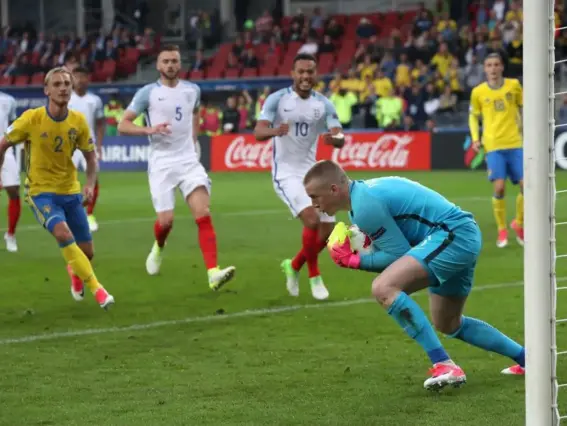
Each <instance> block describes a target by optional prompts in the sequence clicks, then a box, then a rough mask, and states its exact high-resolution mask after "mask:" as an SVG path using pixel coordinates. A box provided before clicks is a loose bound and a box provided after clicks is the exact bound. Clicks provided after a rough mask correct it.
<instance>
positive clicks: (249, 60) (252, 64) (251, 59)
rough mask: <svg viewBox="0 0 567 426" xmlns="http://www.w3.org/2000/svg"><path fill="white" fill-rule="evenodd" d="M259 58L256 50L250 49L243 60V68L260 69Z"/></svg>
mask: <svg viewBox="0 0 567 426" xmlns="http://www.w3.org/2000/svg"><path fill="white" fill-rule="evenodd" d="M258 65H259V64H258V58H257V57H256V51H255V50H254V48H252V47H250V48H249V49H248V50H247V51H246V55H245V56H244V58H243V59H242V67H243V68H258Z"/></svg>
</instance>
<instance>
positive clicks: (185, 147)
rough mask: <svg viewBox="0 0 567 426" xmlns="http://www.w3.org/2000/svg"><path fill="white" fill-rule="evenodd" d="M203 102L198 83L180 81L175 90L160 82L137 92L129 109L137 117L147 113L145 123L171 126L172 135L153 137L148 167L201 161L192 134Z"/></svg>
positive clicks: (151, 138)
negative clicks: (196, 114) (194, 116)
mask: <svg viewBox="0 0 567 426" xmlns="http://www.w3.org/2000/svg"><path fill="white" fill-rule="evenodd" d="M200 102H201V89H200V88H199V86H197V85H196V84H193V83H190V82H188V81H182V80H180V81H179V83H178V84H177V86H176V87H167V86H164V85H163V84H161V83H160V82H159V81H157V82H155V83H151V84H148V85H146V86H144V87H142V88H141V89H140V90H138V91H137V92H136V94H135V95H134V98H133V99H132V102H131V103H130V105H129V106H128V110H129V111H133V112H134V113H135V114H136V115H139V114H142V113H144V114H145V116H146V124H147V125H148V126H153V125H156V124H162V123H168V124H169V126H170V131H171V133H170V134H169V135H152V136H151V137H150V138H149V139H150V157H149V165H150V166H151V165H158V167H167V166H168V165H171V164H179V163H187V164H188V163H194V162H198V161H199V160H198V156H197V152H196V150H195V140H194V138H195V136H196V135H193V114H194V113H195V112H197V110H198V108H199V105H200Z"/></svg>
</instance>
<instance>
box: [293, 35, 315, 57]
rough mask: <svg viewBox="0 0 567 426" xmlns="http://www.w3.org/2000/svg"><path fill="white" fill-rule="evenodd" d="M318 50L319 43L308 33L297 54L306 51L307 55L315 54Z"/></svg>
mask: <svg viewBox="0 0 567 426" xmlns="http://www.w3.org/2000/svg"><path fill="white" fill-rule="evenodd" d="M318 51H319V45H318V44H317V39H316V38H315V37H312V36H311V35H309V36H308V37H307V41H306V42H305V43H304V44H303V45H302V46H301V47H300V48H299V50H298V51H297V53H298V54H302V53H306V54H308V55H314V56H315V55H317V52H318Z"/></svg>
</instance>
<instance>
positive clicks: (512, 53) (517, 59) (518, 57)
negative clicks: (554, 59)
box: [506, 31, 567, 78]
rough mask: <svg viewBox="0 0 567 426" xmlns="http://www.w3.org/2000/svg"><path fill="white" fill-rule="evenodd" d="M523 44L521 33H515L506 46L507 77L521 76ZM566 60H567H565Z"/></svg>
mask: <svg viewBox="0 0 567 426" xmlns="http://www.w3.org/2000/svg"><path fill="white" fill-rule="evenodd" d="M523 51H524V44H523V42H522V33H521V32H520V31H516V34H515V36H514V39H513V40H512V41H511V42H510V43H509V44H508V47H507V49H506V54H507V56H508V75H509V76H510V77H514V78H517V77H519V76H520V75H521V74H522V64H523V55H524V53H523ZM566 59H567V58H566Z"/></svg>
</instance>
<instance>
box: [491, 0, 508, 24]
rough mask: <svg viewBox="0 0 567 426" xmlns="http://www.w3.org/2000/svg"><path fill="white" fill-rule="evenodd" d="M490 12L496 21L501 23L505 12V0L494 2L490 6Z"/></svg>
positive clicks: (495, 0)
mask: <svg viewBox="0 0 567 426" xmlns="http://www.w3.org/2000/svg"><path fill="white" fill-rule="evenodd" d="M492 12H494V15H495V17H496V20H498V21H503V20H504V16H505V15H504V14H505V12H506V1H505V0H494V4H493V5H492Z"/></svg>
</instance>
